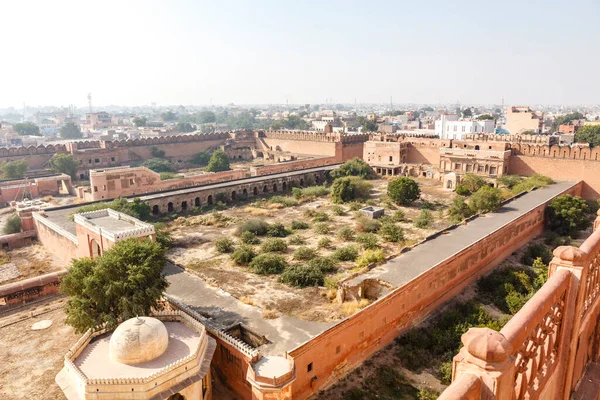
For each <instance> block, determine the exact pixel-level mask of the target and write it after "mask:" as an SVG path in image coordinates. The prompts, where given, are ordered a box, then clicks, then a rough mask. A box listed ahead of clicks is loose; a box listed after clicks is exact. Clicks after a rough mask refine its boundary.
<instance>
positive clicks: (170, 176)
mask: <svg viewBox="0 0 600 400" xmlns="http://www.w3.org/2000/svg"><path fill="white" fill-rule="evenodd" d="M178 178H183V175H178V174H176V173H174V172H161V173H160V180H161V181H166V180H169V179H178Z"/></svg>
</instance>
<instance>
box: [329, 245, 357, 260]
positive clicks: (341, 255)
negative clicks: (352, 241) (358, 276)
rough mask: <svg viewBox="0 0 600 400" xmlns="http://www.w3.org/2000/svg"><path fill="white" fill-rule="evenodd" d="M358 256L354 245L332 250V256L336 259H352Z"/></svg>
mask: <svg viewBox="0 0 600 400" xmlns="http://www.w3.org/2000/svg"><path fill="white" fill-rule="evenodd" d="M356 257H358V250H357V249H356V247H355V246H345V247H340V248H339V249H337V250H336V251H334V252H333V258H334V259H336V260H338V261H354V260H356Z"/></svg>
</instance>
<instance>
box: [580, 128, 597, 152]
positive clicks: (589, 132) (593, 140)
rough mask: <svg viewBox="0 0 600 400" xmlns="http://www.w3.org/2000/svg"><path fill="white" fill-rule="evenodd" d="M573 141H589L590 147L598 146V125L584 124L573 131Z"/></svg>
mask: <svg viewBox="0 0 600 400" xmlns="http://www.w3.org/2000/svg"><path fill="white" fill-rule="evenodd" d="M575 141H576V142H578V143H589V144H590V147H596V146H600V125H584V126H582V127H581V128H579V130H578V131H577V132H576V133H575Z"/></svg>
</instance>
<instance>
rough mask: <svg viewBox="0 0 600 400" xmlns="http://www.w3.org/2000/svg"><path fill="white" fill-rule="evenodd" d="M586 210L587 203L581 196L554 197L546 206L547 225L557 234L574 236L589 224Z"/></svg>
mask: <svg viewBox="0 0 600 400" xmlns="http://www.w3.org/2000/svg"><path fill="white" fill-rule="evenodd" d="M587 211H588V205H587V203H586V202H585V200H583V199H582V198H581V197H577V196H571V195H569V194H567V195H563V196H559V197H556V198H555V199H554V200H552V202H551V203H550V204H549V205H548V207H547V208H546V216H547V218H548V227H549V228H550V230H551V231H553V232H556V233H557V234H559V235H565V236H576V235H577V233H579V231H582V230H584V229H586V228H587V227H589V226H590V220H589V219H588V215H587Z"/></svg>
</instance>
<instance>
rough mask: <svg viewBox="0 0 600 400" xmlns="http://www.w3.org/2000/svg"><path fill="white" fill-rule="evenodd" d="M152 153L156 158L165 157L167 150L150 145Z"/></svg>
mask: <svg viewBox="0 0 600 400" xmlns="http://www.w3.org/2000/svg"><path fill="white" fill-rule="evenodd" d="M150 154H152V157H154V158H163V157H164V156H165V151H164V150H159V149H158V147H156V146H152V147H150Z"/></svg>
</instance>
